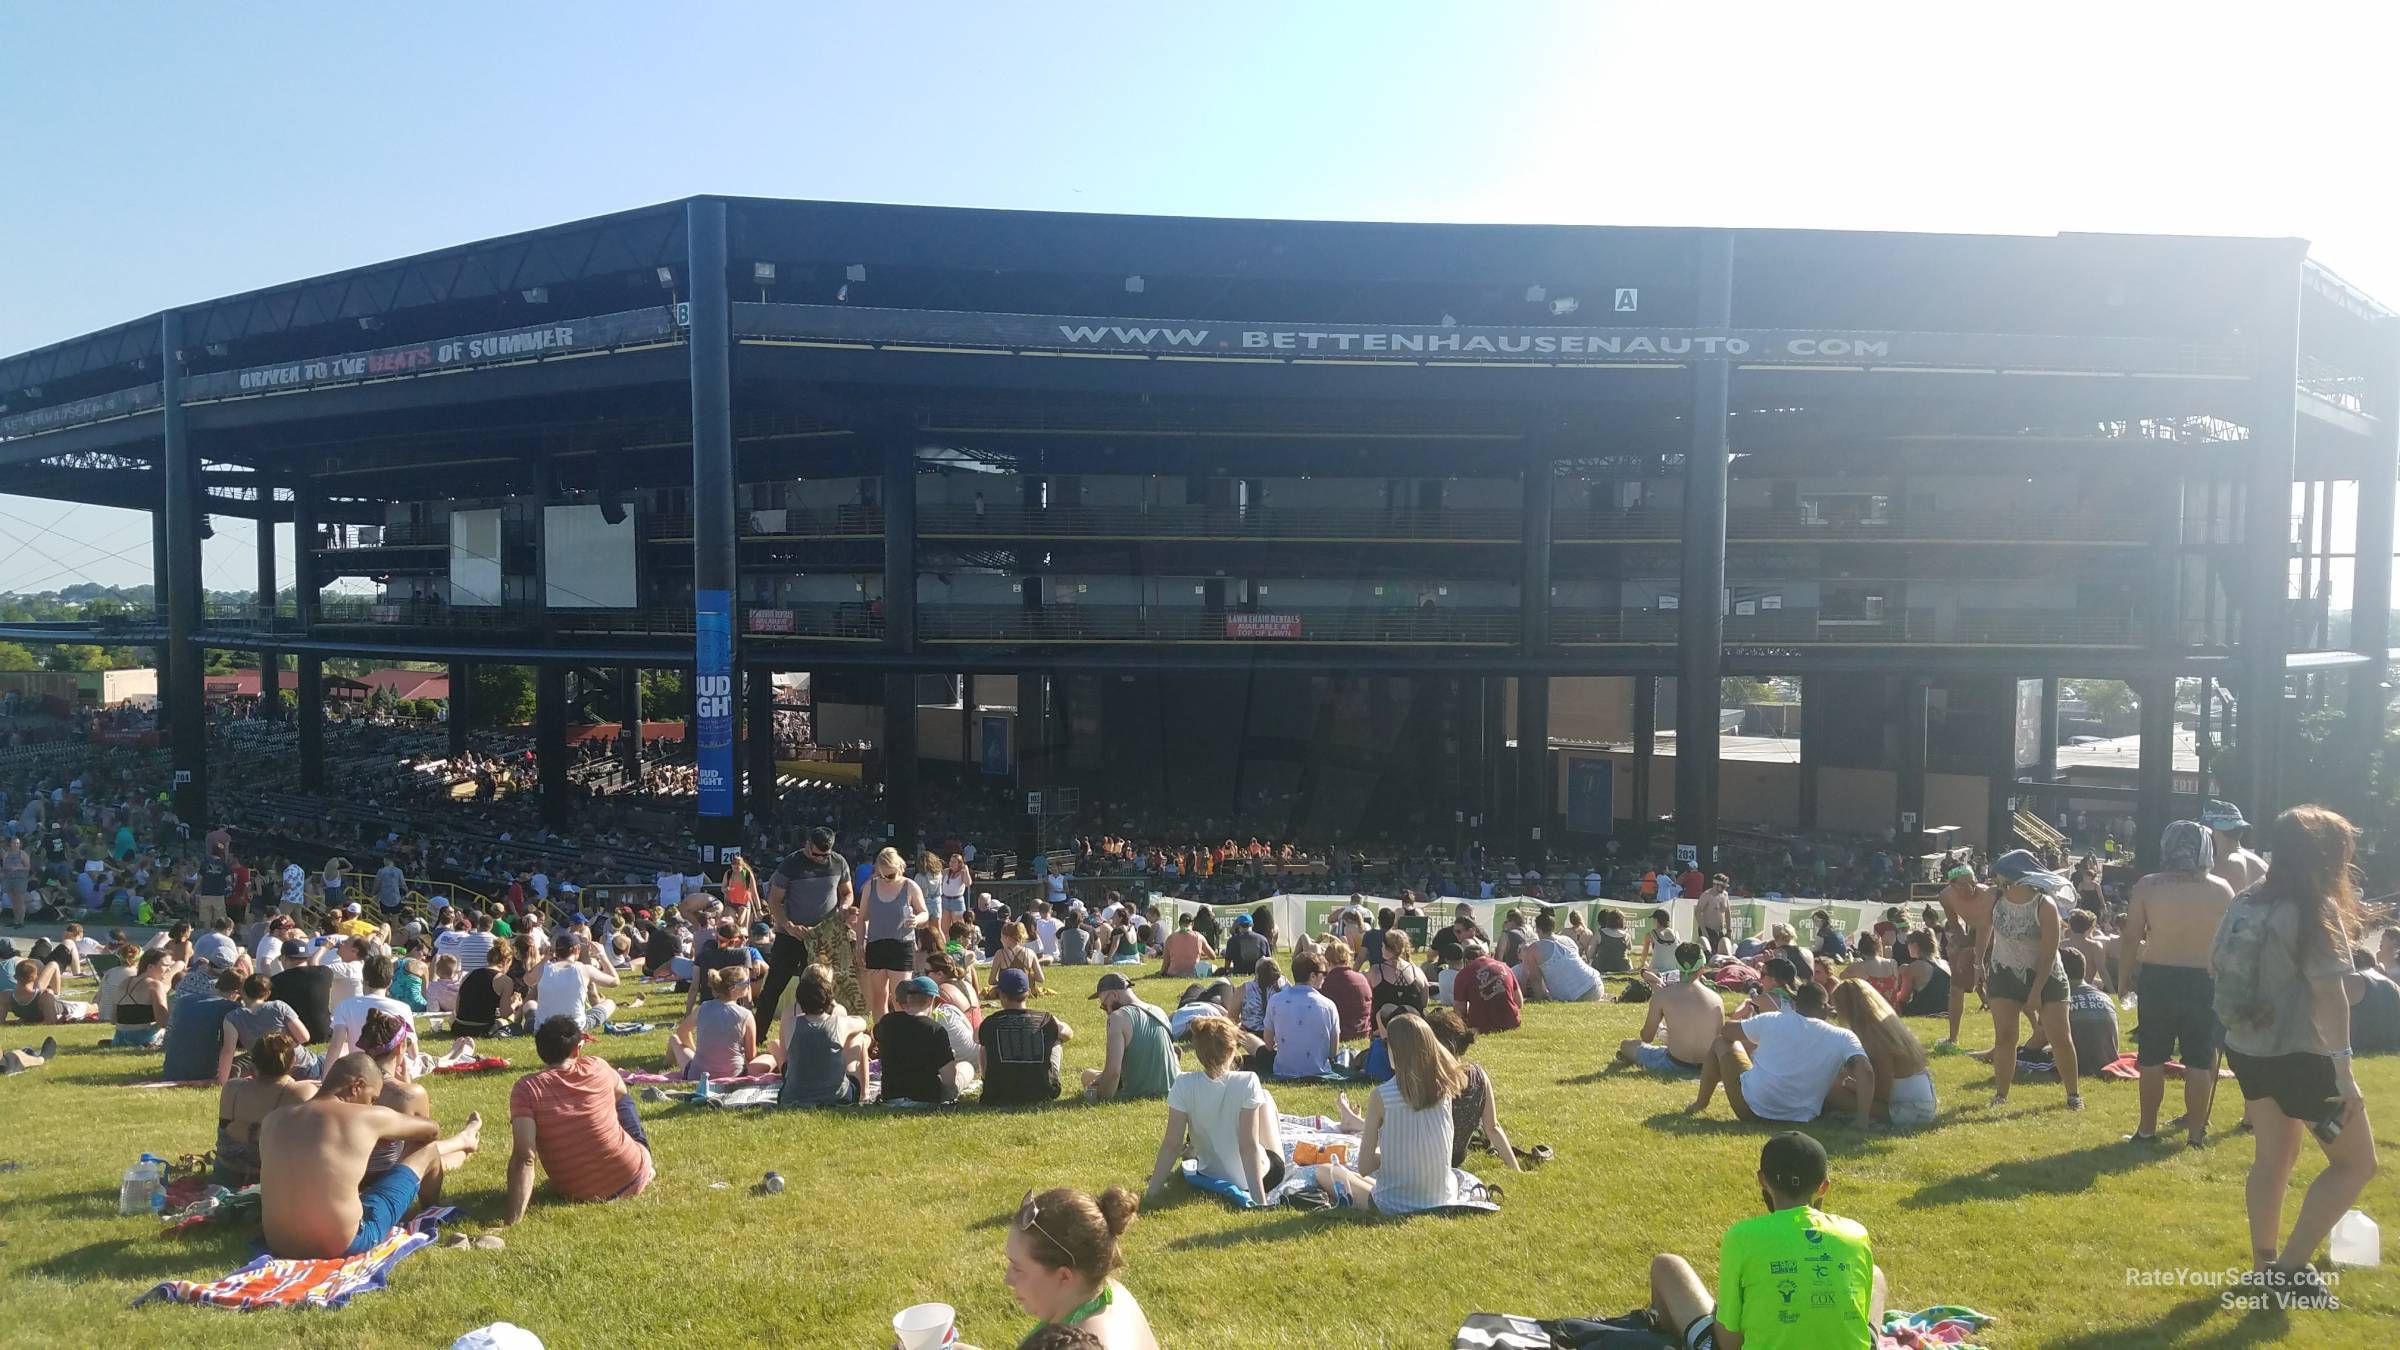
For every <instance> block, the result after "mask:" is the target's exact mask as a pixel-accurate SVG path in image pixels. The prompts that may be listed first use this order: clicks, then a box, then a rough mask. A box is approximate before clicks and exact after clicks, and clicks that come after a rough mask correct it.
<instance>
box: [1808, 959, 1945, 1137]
mask: <svg viewBox="0 0 2400 1350" xmlns="http://www.w3.org/2000/svg"><path fill="white" fill-rule="evenodd" d="M1859 940H1860V941H1861V942H1864V941H1866V940H1867V939H1866V938H1864V937H1862V938H1860V939H1859ZM1833 1012H1834V1015H1835V1016H1836V1017H1839V1018H1840V1019H1841V1022H1842V1025H1843V1026H1846V1027H1848V1028H1850V1033H1851V1034H1852V1035H1854V1036H1856V1037H1858V1043H1859V1044H1860V1045H1862V1046H1864V1047H1866V1051H1867V1062H1868V1063H1869V1064H1871V1065H1873V1066H1874V1068H1875V1104H1874V1112H1875V1114H1876V1115H1878V1116H1881V1117H1882V1118H1884V1119H1886V1120H1889V1121H1890V1122H1892V1123H1893V1124H1894V1125H1930V1124H1932V1123H1933V1113H1934V1098H1933V1074H1932V1072H1931V1071H1930V1070H1929V1069H1928V1068H1927V1067H1926V1063H1925V1047H1924V1046H1923V1045H1920V1044H1918V1042H1917V1035H1916V1033H1915V1032H1913V1031H1910V1030H1909V1029H1908V1023H1906V1022H1904V1021H1901V1020H1900V1014H1898V1013H1896V1012H1894V1011H1892V1005H1891V1004H1890V1003H1889V1002H1886V1001H1885V999H1884V997H1883V995H1882V993H1881V992H1879V991H1878V990H1877V989H1876V988H1875V986H1874V985H1873V984H1870V983H1868V982H1867V981H1866V980H1864V979H1861V978H1859V977H1858V976H1855V975H1853V976H1851V977H1849V978H1848V979H1845V980H1843V981H1842V982H1841V983H1840V984H1837V985H1835V986H1834V987H1833ZM1857 1100H1858V1096H1857V1091H1856V1089H1855V1088H1854V1087H1853V1086H1852V1084H1851V1083H1850V1081H1849V1077H1848V1075H1846V1074H1845V1075H1844V1076H1843V1079H1842V1081H1840V1082H1837V1083H1835V1084H1834V1088H1833V1092H1832V1093H1831V1095H1830V1096H1828V1097H1827V1099H1826V1105H1825V1109H1826V1110H1827V1111H1829V1112H1830V1111H1832V1110H1834V1109H1835V1107H1836V1104H1837V1103H1838V1104H1839V1105H1841V1106H1849V1105H1851V1104H1852V1103H1854V1102H1856V1101H1857Z"/></svg>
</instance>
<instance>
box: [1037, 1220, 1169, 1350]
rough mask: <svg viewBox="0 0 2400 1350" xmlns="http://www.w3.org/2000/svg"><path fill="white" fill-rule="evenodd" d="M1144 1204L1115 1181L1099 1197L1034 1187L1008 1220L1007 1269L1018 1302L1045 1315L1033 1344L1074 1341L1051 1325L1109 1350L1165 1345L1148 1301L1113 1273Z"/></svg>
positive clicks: (1121, 1263)
mask: <svg viewBox="0 0 2400 1350" xmlns="http://www.w3.org/2000/svg"><path fill="white" fill-rule="evenodd" d="M1138 1208H1139V1205H1138V1203H1137V1202H1136V1201H1135V1200H1134V1198H1133V1196H1132V1194H1131V1193H1129V1192H1127V1191H1126V1190H1124V1189H1123V1188H1121V1187H1115V1186H1112V1187H1110V1188H1109V1189H1108V1190H1107V1191H1105V1192H1103V1193H1102V1194H1101V1195H1100V1196H1099V1198H1098V1199H1094V1198H1093V1197H1091V1196H1088V1195H1085V1194H1084V1193H1083V1192H1081V1191H1078V1190H1073V1189H1070V1188H1066V1187H1060V1188H1058V1189H1056V1190H1048V1191H1043V1192H1042V1193H1041V1194H1039V1195H1035V1194H1033V1193H1031V1192H1028V1193H1027V1194H1026V1196H1025V1201H1024V1203H1023V1204H1021V1205H1019V1206H1018V1207H1017V1213H1016V1217H1015V1218H1014V1219H1013V1220H1011V1222H1010V1223H1009V1225H1008V1263H1007V1269H1006V1273H1005V1274H1004V1275H1003V1277H1002V1278H1003V1279H1004V1280H1005V1281H1006V1283H1007V1284H1008V1289H1009V1292H1010V1293H1012V1294H1015V1295H1016V1296H1017V1306H1019V1307H1021V1308H1023V1309H1024V1310H1025V1311H1026V1313H1027V1314H1029V1315H1031V1316H1032V1317H1034V1318H1036V1319H1038V1320H1039V1321H1040V1323H1041V1325H1040V1326H1039V1327H1036V1328H1035V1329H1034V1333H1033V1335H1032V1336H1031V1337H1028V1338H1027V1341H1026V1344H1028V1345H1030V1344H1034V1343H1035V1342H1036V1341H1037V1340H1051V1341H1052V1342H1053V1343H1057V1344H1062V1345H1064V1344H1072V1342H1071V1341H1063V1340H1057V1339H1056V1338H1053V1337H1051V1335H1050V1333H1053V1332H1059V1333H1071V1332H1083V1333H1089V1336H1090V1340H1089V1341H1088V1342H1087V1343H1088V1344H1092V1345H1097V1346H1102V1347H1106V1350H1158V1338H1157V1337H1156V1336H1154V1335H1153V1334H1151V1331H1150V1321H1149V1319H1148V1318H1146V1317H1144V1316H1143V1315H1142V1305H1141V1304H1140V1303H1138V1302H1136V1301H1135V1300H1134V1297H1133V1293H1132V1291H1131V1290H1128V1289H1127V1288H1126V1287H1125V1286H1124V1285H1122V1284H1119V1283H1118V1282H1117V1281H1116V1280H1114V1279H1112V1278H1110V1277H1111V1276H1112V1275H1113V1274H1114V1273H1115V1272H1116V1271H1118V1270H1119V1269H1121V1268H1123V1266H1124V1264H1125V1262H1124V1259H1123V1258H1122V1257H1120V1256H1119V1255H1118V1254H1117V1239H1119V1238H1121V1237H1123V1236H1124V1234H1125V1230H1126V1228H1127V1227H1129V1226H1131V1224H1132V1223H1133V1216H1134V1213H1135V1212H1136V1210H1137V1209H1138Z"/></svg>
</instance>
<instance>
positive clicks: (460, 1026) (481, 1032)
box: [444, 1019, 497, 1036]
mask: <svg viewBox="0 0 2400 1350" xmlns="http://www.w3.org/2000/svg"><path fill="white" fill-rule="evenodd" d="M496 1026H497V1024H496V1023H492V1022H460V1021H457V1020H455V1019H453V1020H452V1021H451V1023H450V1030H449V1031H447V1032H446V1033H444V1034H445V1035H450V1036H489V1035H491V1034H492V1032H493V1030H494V1029H495V1028H496Z"/></svg>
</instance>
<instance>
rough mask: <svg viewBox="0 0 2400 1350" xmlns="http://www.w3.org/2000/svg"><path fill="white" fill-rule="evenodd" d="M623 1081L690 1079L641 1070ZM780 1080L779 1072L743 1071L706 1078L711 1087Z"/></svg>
mask: <svg viewBox="0 0 2400 1350" xmlns="http://www.w3.org/2000/svg"><path fill="white" fill-rule="evenodd" d="M625 1081H626V1082H628V1083H632V1084H635V1085H637V1086H638V1085H640V1084H643V1083H679V1084H682V1085H684V1086H686V1087H688V1086H690V1085H691V1081H692V1080H691V1079H689V1078H686V1077H684V1076H683V1075H682V1074H680V1073H651V1072H649V1071H647V1070H643V1071H639V1072H635V1073H629V1074H626V1075H625ZM782 1081H783V1075H782V1074H779V1073H745V1074H736V1075H735V1076H733V1077H731V1078H711V1079H709V1080H708V1085H709V1086H710V1087H712V1088H742V1087H765V1086H768V1085H769V1084H775V1083H781V1082H782Z"/></svg>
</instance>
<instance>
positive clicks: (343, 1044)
mask: <svg viewBox="0 0 2400 1350" xmlns="http://www.w3.org/2000/svg"><path fill="white" fill-rule="evenodd" d="M359 982H360V985H361V992H360V993H359V995H358V996H357V997H356V998H350V999H344V1000H343V1001H342V1002H340V1003H338V1004H336V1005H334V1009H333V1033H332V1037H331V1039H330V1041H329V1042H328V1043H327V1045H326V1047H325V1057H326V1058H327V1059H340V1058H341V1057H342V1056H344V1055H346V1054H349V1053H350V1051H351V1050H352V1048H354V1047H355V1046H357V1044H358V1033H359V1029H360V1028H361V1027H363V1026H365V1025H366V1021H367V1014H368V1013H371V1012H377V1011H381V1012H387V1013H390V1014H391V1015H392V1016H394V1017H396V1018H399V1019H400V1020H401V1021H402V1022H404V1023H406V1024H408V1025H409V1026H410V1027H414V1026H415V1025H416V1017H415V1015H414V1014H412V1013H410V1012H409V1010H408V1005H407V1004H405V1003H402V1002H401V1001H400V1000H398V999H396V998H393V997H392V996H391V995H390V994H389V993H387V992H386V991H387V990H389V989H390V988H391V984H392V954H391V953H390V952H387V951H384V950H383V949H382V948H380V947H379V948H377V949H376V950H375V951H374V952H373V953H372V954H370V955H369V956H368V957H367V959H366V960H365V961H363V962H361V963H360V964H359Z"/></svg>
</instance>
